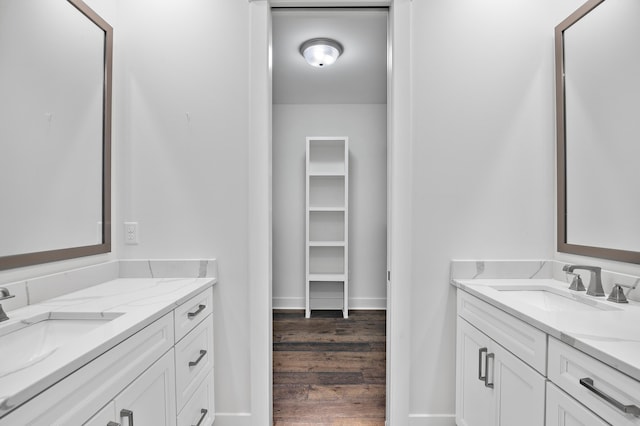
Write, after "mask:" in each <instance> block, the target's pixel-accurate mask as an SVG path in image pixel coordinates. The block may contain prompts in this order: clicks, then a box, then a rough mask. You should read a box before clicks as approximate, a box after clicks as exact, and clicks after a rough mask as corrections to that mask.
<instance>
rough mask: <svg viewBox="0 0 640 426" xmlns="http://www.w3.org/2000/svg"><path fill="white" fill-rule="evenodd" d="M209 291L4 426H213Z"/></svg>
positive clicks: (40, 397) (4, 421)
mask: <svg viewBox="0 0 640 426" xmlns="http://www.w3.org/2000/svg"><path fill="white" fill-rule="evenodd" d="M212 303H213V288H212V287H209V288H207V289H206V290H204V291H203V292H201V293H199V294H198V295H196V296H195V297H193V298H191V299H189V300H188V301H187V302H185V303H183V304H181V305H180V306H178V307H177V308H176V309H175V310H174V311H172V312H169V313H167V314H165V315H164V316H163V317H161V318H160V319H158V320H156V321H155V322H153V323H152V324H150V325H149V326H147V327H145V328H144V329H142V330H141V331H139V332H137V333H135V334H134V335H132V336H131V337H129V338H127V339H125V340H124V341H122V342H121V343H119V344H118V345H116V346H115V347H113V348H111V349H110V350H108V351H107V352H105V353H104V354H102V355H101V356H99V357H98V358H96V359H94V360H93V361H91V362H90V363H88V364H86V365H85V366H83V367H82V368H80V369H79V370H77V371H75V372H74V373H72V374H70V375H69V376H67V377H65V378H64V379H63V380H61V381H59V382H58V383H56V384H55V385H53V386H52V387H50V388H49V389H47V390H45V391H44V392H42V393H40V394H39V395H37V396H36V397H34V398H32V399H31V400H29V401H28V402H26V403H25V404H23V405H22V406H20V407H18V408H17V409H15V410H14V411H12V412H10V413H9V414H7V415H6V416H4V417H3V418H1V419H0V426H16V425H29V426H52V425H54V426H63V425H69V426H71V425H73V426H76V425H86V426H105V425H108V426H134V425H135V426H145V425H153V426H163V425H164V426H176V425H179V426H183V425H184V426H186V425H198V426H210V425H212V424H213V423H214V421H215V406H214V392H213V389H214V386H213V383H214V382H213V378H214V371H213V313H212Z"/></svg>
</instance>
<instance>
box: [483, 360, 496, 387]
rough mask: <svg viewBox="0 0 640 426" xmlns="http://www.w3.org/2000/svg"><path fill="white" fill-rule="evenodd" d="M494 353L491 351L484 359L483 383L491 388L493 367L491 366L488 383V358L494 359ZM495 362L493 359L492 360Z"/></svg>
mask: <svg viewBox="0 0 640 426" xmlns="http://www.w3.org/2000/svg"><path fill="white" fill-rule="evenodd" d="M495 357H496V354H494V353H491V354H487V357H486V358H485V359H484V385H485V386H486V387H488V388H491V389H493V367H491V383H489V360H490V359H491V360H494V359H495ZM492 364H495V361H493V362H492Z"/></svg>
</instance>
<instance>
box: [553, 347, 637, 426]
mask: <svg viewBox="0 0 640 426" xmlns="http://www.w3.org/2000/svg"><path fill="white" fill-rule="evenodd" d="M549 379H550V380H551V381H553V382H554V383H555V384H556V385H558V386H559V387H560V388H562V389H563V390H564V391H565V392H567V393H568V394H569V395H571V396H572V397H573V398H575V399H576V400H578V401H580V402H581V403H582V404H584V405H586V406H587V407H589V408H590V409H591V410H592V411H594V412H595V413H596V414H597V415H598V416H600V417H602V418H603V419H604V420H606V421H607V422H609V423H611V424H614V425H616V426H638V425H640V413H637V415H634V414H631V413H628V414H625V413H624V412H623V411H622V410H621V408H619V407H616V404H617V405H620V406H635V407H637V409H638V410H640V382H638V381H637V380H634V379H632V378H631V377H629V376H627V375H625V374H623V373H621V372H619V371H617V370H615V369H614V368H611V367H609V366H608V365H606V364H604V363H602V362H600V361H598V360H597V359H595V358H592V357H591V356H589V355H587V354H585V353H583V352H580V351H579V350H577V349H575V348H573V347H571V346H569V345H567V344H565V343H562V342H561V341H559V340H557V339H555V338H553V337H550V338H549ZM585 379H586V380H587V381H589V383H592V386H593V388H594V389H593V390H590V389H588V388H587V386H585V385H583V384H581V380H582V381H583V382H585ZM587 384H588V383H587ZM598 392H601V393H602V394H600V395H598Z"/></svg>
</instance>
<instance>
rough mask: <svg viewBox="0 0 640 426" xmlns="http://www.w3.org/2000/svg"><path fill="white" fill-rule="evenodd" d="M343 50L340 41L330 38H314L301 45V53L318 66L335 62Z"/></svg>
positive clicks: (311, 63)
mask: <svg viewBox="0 0 640 426" xmlns="http://www.w3.org/2000/svg"><path fill="white" fill-rule="evenodd" d="M343 50H344V49H343V48H342V45H341V44H340V43H338V42H337V41H335V40H331V39H330V38H312V39H311V40H307V41H305V42H304V43H302V45H301V46H300V53H301V54H302V56H304V59H305V60H306V61H307V63H308V64H309V65H311V66H314V67H318V68H324V67H328V66H329V65H331V64H333V63H334V62H335V61H336V59H338V56H340V55H341V54H342V52H343Z"/></svg>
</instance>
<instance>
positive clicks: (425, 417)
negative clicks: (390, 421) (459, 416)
mask: <svg viewBox="0 0 640 426" xmlns="http://www.w3.org/2000/svg"><path fill="white" fill-rule="evenodd" d="M409 426H456V415H455V414H409Z"/></svg>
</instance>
